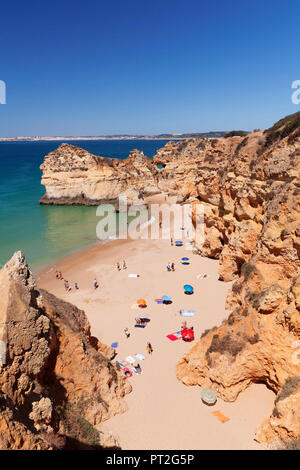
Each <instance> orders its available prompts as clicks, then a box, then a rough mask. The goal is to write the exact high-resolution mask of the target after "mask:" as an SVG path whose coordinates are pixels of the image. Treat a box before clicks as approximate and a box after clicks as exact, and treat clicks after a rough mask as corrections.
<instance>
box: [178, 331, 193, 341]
mask: <svg viewBox="0 0 300 470" xmlns="http://www.w3.org/2000/svg"><path fill="white" fill-rule="evenodd" d="M181 336H182V339H183V340H184V341H193V340H194V339H195V335H194V331H193V330H192V329H190V328H185V329H184V330H181Z"/></svg>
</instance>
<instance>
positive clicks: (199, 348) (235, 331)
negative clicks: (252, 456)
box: [177, 115, 300, 443]
mask: <svg viewBox="0 0 300 470" xmlns="http://www.w3.org/2000/svg"><path fill="white" fill-rule="evenodd" d="M295 121H296V125H295ZM299 124H300V123H299V115H296V116H292V117H288V118H287V119H286V120H282V121H280V122H279V123H277V124H276V125H275V126H274V127H273V128H271V129H269V130H267V131H265V132H264V133H262V132H261V131H258V132H254V133H252V134H250V135H249V136H247V137H246V138H244V139H242V138H233V139H231V145H232V146H233V148H232V149H231V151H230V155H231V157H230V159H229V158H227V164H226V166H225V167H223V169H219V170H218V171H216V172H215V175H214V176H213V179H214V186H215V192H214V194H217V195H218V197H217V198H215V199H214V200H213V201H211V200H210V201H209V200H208V199H209V195H210V193H211V190H209V189H208V188H206V189H202V185H201V183H200V186H201V196H200V201H199V203H200V204H204V205H205V206H206V211H205V214H206V215H207V217H206V219H205V230H206V235H207V236H206V239H205V242H204V245H203V246H202V247H199V251H200V252H202V253H203V254H205V255H206V256H213V257H216V258H219V260H220V279H223V280H226V281H229V280H235V279H236V282H235V283H234V284H233V286H232V288H231V290H230V292H229V295H228V297H227V308H228V309H229V310H230V315H229V317H228V319H227V320H226V321H225V322H223V324H222V325H221V326H219V327H218V328H214V329H212V330H211V331H208V332H204V334H203V335H202V337H201V339H200V341H198V342H197V343H196V344H195V346H194V347H193V348H192V349H191V350H190V351H189V352H188V353H187V354H186V355H185V356H184V357H183V358H182V360H181V361H180V362H179V363H178V365H177V377H178V378H179V379H180V380H182V381H183V382H184V383H185V384H187V385H196V384H198V385H201V386H204V385H205V386H210V387H212V388H214V389H215V390H218V395H219V396H220V397H222V398H223V399H225V400H228V401H233V400H235V399H236V397H237V396H238V394H239V393H240V392H241V391H243V390H244V389H245V388H246V387H247V386H248V385H249V384H251V383H254V382H263V383H265V384H267V385H268V386H269V387H270V388H271V389H272V390H273V391H274V392H275V393H277V398H276V402H275V407H274V410H273V413H272V416H270V417H269V418H267V419H266V420H265V421H264V422H263V423H262V425H261V426H260V427H259V429H258V430H257V434H256V439H257V440H259V441H260V442H265V443H272V442H276V441H279V442H280V441H281V442H289V441H297V440H298V441H299V438H300V434H299V422H300V408H299V384H300V382H299V376H300V355H299V353H300V341H299V339H300V289H299V286H300V269H299V268H300V262H299V253H300V217H299V211H300V189H299V186H300V179H299V174H300V172H299V170H300V138H299V137H300V132H299ZM225 141H226V139H221V141H219V142H218V143H216V144H215V145H216V147H215V148H216V149H217V148H218V149H219V151H222V152H225V149H226V148H228V145H229V144H228V143H226V142H225ZM220 147H221V149H222V150H220ZM217 155H219V153H217ZM223 155H224V153H223ZM216 158H217V157H216ZM198 195H200V194H198ZM208 205H209V206H210V207H208V208H207V206H208ZM287 390H288V393H287Z"/></svg>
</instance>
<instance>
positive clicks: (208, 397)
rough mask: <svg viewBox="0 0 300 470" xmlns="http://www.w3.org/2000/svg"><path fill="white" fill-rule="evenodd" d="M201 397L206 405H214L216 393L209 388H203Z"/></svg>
mask: <svg viewBox="0 0 300 470" xmlns="http://www.w3.org/2000/svg"><path fill="white" fill-rule="evenodd" d="M201 399H202V401H203V402H204V403H205V404H206V405H214V404H215V403H216V402H217V395H216V394H215V392H214V391H213V390H212V389H211V388H203V389H202V390H201Z"/></svg>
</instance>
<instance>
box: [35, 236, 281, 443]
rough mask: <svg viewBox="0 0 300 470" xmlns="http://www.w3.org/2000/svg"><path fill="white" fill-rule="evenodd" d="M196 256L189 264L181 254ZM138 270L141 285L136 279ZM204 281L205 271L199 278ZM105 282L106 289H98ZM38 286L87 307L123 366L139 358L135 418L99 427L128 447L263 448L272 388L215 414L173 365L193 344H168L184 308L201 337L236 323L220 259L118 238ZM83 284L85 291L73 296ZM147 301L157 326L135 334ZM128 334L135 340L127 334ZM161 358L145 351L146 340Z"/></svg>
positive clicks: (40, 276)
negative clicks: (259, 434) (259, 439)
mask: <svg viewBox="0 0 300 470" xmlns="http://www.w3.org/2000/svg"><path fill="white" fill-rule="evenodd" d="M184 256H188V257H189V258H190V264H189V265H182V264H181V263H180V260H181V258H182V257H184ZM123 259H125V260H126V264H127V269H121V271H118V270H117V268H116V263H117V262H118V261H119V262H120V263H121V266H122V263H123ZM169 262H170V263H172V262H174V263H175V272H168V271H167V269H166V266H167V264H168V263H169ZM56 269H58V270H60V271H62V273H63V276H64V278H65V279H67V280H68V281H69V283H70V285H71V287H72V290H71V291H70V292H66V291H65V289H64V285H63V282H62V281H59V280H57V279H56V278H55V270H56ZM133 273H137V274H139V275H140V277H138V278H129V277H128V274H133ZM198 274H207V275H208V277H207V278H206V279H198V278H197V275H198ZM94 278H96V279H97V281H98V283H99V288H98V289H97V290H95V289H94V288H93V280H94ZM36 280H37V284H38V286H39V287H43V288H45V289H47V290H49V291H50V292H52V293H54V294H55V295H57V296H58V297H61V298H63V299H65V300H68V301H69V302H71V303H74V304H75V305H76V306H78V307H79V308H81V309H83V310H84V311H85V312H86V314H87V316H88V319H89V321H90V324H91V330H92V334H93V335H94V336H97V337H98V338H99V339H100V340H101V341H102V342H104V343H106V344H109V345H110V344H111V343H113V342H118V343H119V346H118V348H117V353H118V354H117V356H116V358H115V360H119V361H123V360H125V358H126V357H127V356H128V355H130V356H134V354H136V353H141V354H143V355H145V356H146V358H145V360H143V361H139V363H140V365H141V367H142V374H141V375H136V374H134V375H133V377H132V378H129V379H128V380H129V381H130V382H131V384H132V387H133V391H132V393H131V394H129V395H128V396H126V402H127V404H128V411H127V412H126V413H124V414H122V415H118V416H115V417H114V418H112V419H111V420H109V421H106V422H105V423H102V424H101V427H100V429H103V430H106V431H108V430H109V431H112V432H113V433H114V434H115V435H117V436H118V437H119V439H120V444H121V447H122V448H123V449H178V450H180V449H262V448H263V447H262V446H261V445H259V444H257V443H256V442H255V441H254V439H253V438H254V434H255V430H256V427H257V426H258V425H259V424H260V423H261V421H262V420H263V419H264V418H265V417H266V416H268V414H269V413H270V412H271V410H272V408H273V401H274V394H273V393H272V392H271V391H270V390H268V389H267V388H266V387H265V386H264V385H261V384H256V385H252V386H251V387H250V388H249V389H248V390H246V392H244V393H243V394H242V395H240V396H239V398H238V400H237V401H236V402H235V403H226V402H223V401H222V400H220V399H219V400H218V402H217V404H216V405H215V406H214V407H208V406H206V405H204V404H203V403H202V401H201V398H200V388H199V387H187V386H185V385H183V384H182V383H181V382H179V381H178V380H177V378H176V374H175V366H176V363H177V362H178V360H179V359H180V358H181V357H182V355H183V354H184V353H185V352H186V351H188V350H189V349H190V348H191V347H192V345H193V344H194V343H185V342H184V341H182V340H181V339H180V340H178V341H174V342H172V341H170V340H169V339H168V338H167V337H166V335H168V334H170V333H174V332H176V331H178V330H180V327H181V324H182V322H183V320H184V318H182V317H181V316H180V314H179V310H180V309H193V310H196V314H195V316H194V317H192V318H186V320H187V323H188V325H189V326H193V327H194V331H195V340H197V339H198V338H199V337H200V336H201V334H202V333H203V331H204V330H205V329H207V328H211V327H213V326H215V325H219V324H220V323H221V322H222V320H223V319H224V318H226V317H227V316H228V313H226V311H225V308H224V306H225V298H226V293H227V290H228V287H229V284H228V283H224V282H220V281H218V261H216V260H212V259H208V258H202V257H200V256H198V255H195V254H192V252H191V251H186V249H185V246H183V247H176V246H171V244H170V241H169V240H142V239H139V240H128V241H113V242H110V243H107V244H104V245H100V244H94V245H93V246H91V247H90V248H89V249H86V250H84V251H81V252H80V253H76V254H73V255H71V256H69V257H67V258H65V259H63V260H61V261H60V262H59V263H57V264H56V265H55V266H52V267H48V268H47V269H44V270H43V271H42V272H39V273H37V274H36ZM75 282H77V283H78V286H79V290H77V291H76V290H75V289H74V283H75ZM184 284H191V285H192V286H194V294H193V295H190V296H187V295H185V294H184V290H183V285H184ZM162 295H169V296H171V297H172V301H173V302H172V304H171V305H164V304H162V305H160V304H157V303H156V302H155V299H156V298H160V297H161V296H162ZM139 298H144V299H146V301H147V308H146V309H144V310H143V312H144V311H145V312H147V314H148V316H149V318H150V320H151V321H150V322H149V323H148V324H147V326H146V327H145V328H144V329H142V328H135V327H134V323H135V322H134V318H135V317H136V315H138V314H139V313H141V309H139V308H137V307H136V305H135V304H136V301H137V299H139ZM125 328H128V329H129V331H130V337H129V338H128V339H127V338H126V336H125V334H124V329H125ZM148 341H150V342H151V344H152V347H153V354H152V355H148V354H147V351H146V345H147V342H148ZM217 410H219V411H221V412H222V413H223V414H224V415H226V416H227V417H228V418H229V421H227V422H226V423H224V424H222V423H221V422H219V421H218V419H217V418H216V417H215V416H214V415H212V412H213V411H217Z"/></svg>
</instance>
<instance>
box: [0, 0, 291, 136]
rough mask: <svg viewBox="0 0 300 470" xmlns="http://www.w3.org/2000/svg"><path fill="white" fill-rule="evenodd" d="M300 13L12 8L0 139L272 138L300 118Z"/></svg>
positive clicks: (228, 4)
mask: <svg viewBox="0 0 300 470" xmlns="http://www.w3.org/2000/svg"><path fill="white" fill-rule="evenodd" d="M299 18H300V3H299V2H298V1H291V0H286V1H284V2H283V1H282V0H265V1H262V0H259V1H258V0H252V1H248V0H243V1H242V2H241V1H236V0H226V1H224V0H222V1H217V0H210V1H209V2H207V1H202V0H172V1H169V0H160V1H157V0H152V1H151V2H149V1H143V0H139V1H136V0H128V1H127V2H125V1H119V0H110V2H108V1H102V0H85V1H84V2H76V1H72V2H71V1H69V0H65V1H60V2H59V1H56V0H52V1H51V2H41V1H40V0H39V1H31V0H27V1H26V2H24V1H20V0H18V1H15V2H9V3H7V2H6V4H5V5H3V2H2V5H1V26H0V44H1V62H0V64H1V65H0V80H4V81H5V82H6V86H7V104H6V105H0V136H2V137H6V136H16V135H18V136H25V135H53V136H54V135H103V134H118V133H122V134H123V133H146V134H157V133H161V132H174V133H176V132H197V131H199V132H201V131H210V130H232V129H246V130H251V129H254V128H265V127H267V126H269V125H271V124H272V123H273V122H274V121H276V120H278V119H279V118H280V117H282V116H284V115H286V114H290V113H293V112H296V111H300V105H298V106H295V105H293V104H292V102H291V94H292V90H291V84H292V82H293V81H294V80H297V79H300V62H299V52H300V51H299V45H300V28H299Z"/></svg>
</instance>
